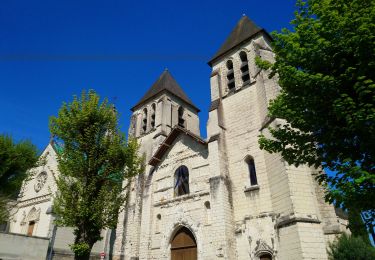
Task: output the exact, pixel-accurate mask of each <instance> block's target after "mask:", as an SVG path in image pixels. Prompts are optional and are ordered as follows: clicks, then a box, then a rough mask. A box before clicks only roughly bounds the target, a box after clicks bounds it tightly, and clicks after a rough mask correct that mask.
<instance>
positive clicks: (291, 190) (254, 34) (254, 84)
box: [207, 16, 340, 259]
mask: <svg viewBox="0 0 375 260" xmlns="http://www.w3.org/2000/svg"><path fill="white" fill-rule="evenodd" d="M271 41H272V39H271V37H270V36H269V34H268V33H267V32H266V31H265V30H264V29H262V28H260V27H258V26H257V25H256V24H254V23H253V22H252V21H251V20H249V19H248V18H247V17H246V16H244V17H242V19H241V20H240V21H239V23H238V24H237V26H236V27H235V28H234V30H233V31H232V33H231V34H230V35H229V37H228V38H227V40H226V41H225V42H224V44H223V45H222V47H221V48H220V49H219V51H218V52H217V53H216V55H215V56H214V57H213V58H212V60H211V61H210V62H209V65H210V66H211V67H212V73H211V108H210V113H209V121H208V126H207V127H208V129H207V132H208V138H209V140H214V141H212V142H210V143H209V153H210V154H215V156H217V158H216V161H218V162H220V163H219V164H218V165H216V166H215V167H217V168H216V169H215V170H217V171H220V172H222V174H221V175H222V176H224V178H225V179H228V183H229V184H227V188H226V189H227V190H230V192H231V194H230V195H228V197H229V198H228V199H229V201H231V203H232V204H231V205H230V207H231V213H227V214H228V216H227V218H230V215H231V216H232V219H233V224H234V234H235V235H234V236H235V244H236V249H237V250H236V251H237V252H236V258H233V259H248V257H249V254H250V256H253V257H260V256H261V255H262V254H264V255H265V256H277V259H326V258H327V255H326V239H327V238H328V237H330V236H332V234H337V233H340V226H339V224H338V222H337V217H336V214H335V211H334V208H333V206H332V205H328V204H326V203H324V200H323V197H322V196H323V191H322V188H321V187H319V186H318V184H317V183H316V181H315V179H314V174H315V173H316V170H314V169H311V168H308V167H298V168H295V167H292V166H290V165H287V164H286V163H285V162H284V161H283V160H282V158H281V157H280V156H279V155H271V154H269V153H267V152H266V151H262V150H260V148H259V144H258V136H259V135H260V134H265V135H268V133H267V127H268V126H269V125H271V126H277V125H278V124H281V123H283V122H281V121H279V120H278V119H271V118H268V117H267V105H268V103H269V101H270V100H271V99H274V98H275V97H276V95H277V94H278V92H279V86H278V85H277V82H276V80H275V79H269V78H268V74H267V73H266V72H264V71H261V70H259V68H258V67H257V66H256V64H255V57H257V56H259V57H261V58H262V59H264V60H268V61H270V62H273V61H274V54H273V52H272V49H271V45H270V42H271ZM213 160H214V158H212V160H211V162H212V161H213ZM255 169H256V170H255ZM228 259H232V258H231V257H229V258H228ZM254 259H258V258H254ZM267 259H268V258H267Z"/></svg>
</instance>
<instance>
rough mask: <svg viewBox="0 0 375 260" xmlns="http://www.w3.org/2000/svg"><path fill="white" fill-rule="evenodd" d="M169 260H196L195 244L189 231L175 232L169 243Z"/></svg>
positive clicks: (185, 229) (184, 229) (183, 229)
mask: <svg viewBox="0 0 375 260" xmlns="http://www.w3.org/2000/svg"><path fill="white" fill-rule="evenodd" d="M171 260H197V243H196V242H195V238H194V236H193V234H192V233H191V232H190V230H189V229H187V228H185V227H183V228H181V229H180V230H179V231H177V233H176V235H175V237H174V238H173V241H172V243H171Z"/></svg>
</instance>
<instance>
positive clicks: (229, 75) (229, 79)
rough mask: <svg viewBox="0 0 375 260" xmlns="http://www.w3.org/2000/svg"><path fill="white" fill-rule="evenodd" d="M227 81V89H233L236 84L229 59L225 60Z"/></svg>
mask: <svg viewBox="0 0 375 260" xmlns="http://www.w3.org/2000/svg"><path fill="white" fill-rule="evenodd" d="M227 82H228V83H227V85H228V89H229V91H231V90H234V89H235V87H236V84H235V82H234V70H233V62H232V61H231V60H228V61H227Z"/></svg>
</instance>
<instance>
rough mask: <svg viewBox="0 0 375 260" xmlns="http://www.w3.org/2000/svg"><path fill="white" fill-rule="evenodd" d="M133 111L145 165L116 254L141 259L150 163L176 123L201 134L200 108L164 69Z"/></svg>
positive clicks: (133, 130)
mask: <svg viewBox="0 0 375 260" xmlns="http://www.w3.org/2000/svg"><path fill="white" fill-rule="evenodd" d="M131 111H132V112H133V114H132V116H131V122H130V127H129V136H132V137H135V138H136V139H137V140H138V143H139V144H140V147H139V152H140V154H144V155H145V164H146V168H145V172H144V173H143V174H139V175H138V176H136V177H135V178H134V179H133V180H132V182H131V183H130V188H129V191H128V192H129V197H128V202H127V203H128V206H127V210H126V211H122V212H121V213H120V215H119V221H118V224H117V228H116V241H115V245H114V248H115V255H116V256H119V257H120V258H121V257H124V256H125V255H126V256H127V257H130V259H139V255H140V253H141V252H142V249H141V248H144V247H145V246H146V247H147V245H145V244H144V243H143V244H142V239H141V237H140V234H141V233H142V229H145V228H146V229H147V226H141V223H142V220H143V221H144V222H147V221H149V219H148V218H149V215H150V209H151V208H152V205H151V202H152V200H151V190H150V189H149V183H148V182H147V180H149V179H150V178H152V174H153V169H152V166H151V165H149V164H148V162H149V160H150V159H151V157H152V155H153V154H154V152H155V151H156V150H157V149H158V147H159V145H160V144H161V143H162V142H163V140H164V139H165V138H166V137H167V136H168V135H169V133H170V132H171V131H172V129H173V128H174V127H175V126H177V125H178V126H180V127H183V128H185V129H187V130H189V131H190V132H192V133H194V134H195V135H198V136H199V132H200V130H199V118H198V112H199V111H200V110H199V109H198V108H197V107H196V106H195V105H194V104H193V102H192V101H191V100H190V98H188V96H187V95H186V94H185V92H184V91H183V90H182V88H181V87H180V86H179V84H178V83H177V82H176V80H175V79H174V78H173V77H172V75H171V74H170V73H169V71H168V70H165V71H164V72H163V73H162V74H161V75H160V77H159V78H158V79H157V80H156V82H155V83H154V84H153V85H152V86H151V88H150V89H149V90H148V91H147V92H146V94H145V95H144V96H143V97H142V98H141V99H140V100H139V102H138V103H137V104H136V105H135V106H134V107H133V108H132V109H131ZM121 259H123V258H121ZM126 259H128V258H126Z"/></svg>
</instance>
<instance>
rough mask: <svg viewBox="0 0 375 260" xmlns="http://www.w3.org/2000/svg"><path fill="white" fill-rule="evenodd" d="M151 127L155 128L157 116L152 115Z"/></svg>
mask: <svg viewBox="0 0 375 260" xmlns="http://www.w3.org/2000/svg"><path fill="white" fill-rule="evenodd" d="M151 127H152V128H154V127H155V114H152V115H151Z"/></svg>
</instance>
